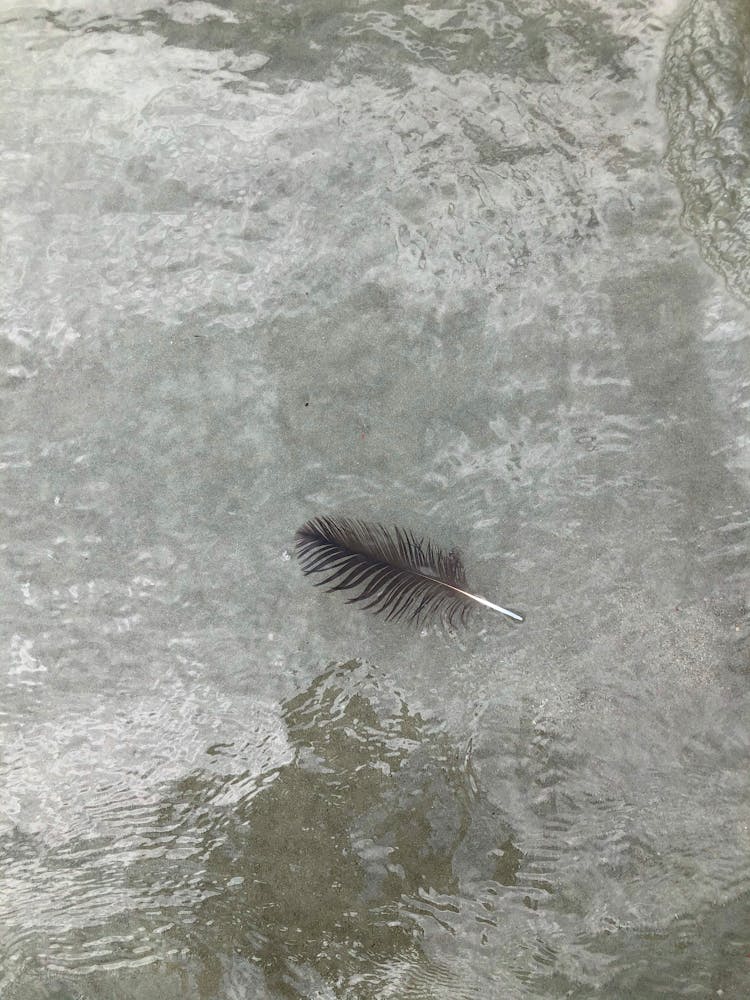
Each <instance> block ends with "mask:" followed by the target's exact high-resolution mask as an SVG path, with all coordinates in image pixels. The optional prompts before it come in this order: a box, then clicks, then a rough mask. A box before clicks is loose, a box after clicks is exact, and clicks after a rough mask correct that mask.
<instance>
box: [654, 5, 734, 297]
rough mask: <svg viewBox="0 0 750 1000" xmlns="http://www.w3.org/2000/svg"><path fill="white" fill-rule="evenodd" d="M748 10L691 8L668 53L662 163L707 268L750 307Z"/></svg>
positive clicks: (671, 40) (663, 96)
mask: <svg viewBox="0 0 750 1000" xmlns="http://www.w3.org/2000/svg"><path fill="white" fill-rule="evenodd" d="M748 46H750V6H748V4H747V3H746V2H745V0H691V2H690V3H688V4H687V5H686V10H685V12H684V13H683V15H682V17H681V18H680V21H679V24H678V25H677V27H676V29H675V31H674V33H673V34H672V37H671V39H670V41H669V45H668V47H667V52H666V60H665V66H664V75H663V77H662V81H661V94H662V99H663V101H664V105H665V109H666V113H667V123H668V125H669V134H670V142H669V150H668V156H667V162H668V163H669V166H670V169H671V170H672V171H673V173H674V176H675V180H676V181H677V183H678V185H679V187H680V192H681V194H682V197H683V200H684V203H685V216H684V218H685V223H686V225H687V226H688V227H689V229H690V230H691V231H692V232H693V233H695V235H696V237H697V238H698V240H699V242H700V245H701V249H702V251H703V253H704V254H705V256H706V258H707V260H708V261H709V262H710V263H711V264H712V265H713V266H714V267H716V268H717V269H718V270H719V271H721V273H722V274H723V275H724V276H725V277H726V279H727V281H728V282H729V284H730V286H731V287H732V288H733V289H734V291H736V292H737V293H739V294H740V295H742V296H743V297H744V298H745V300H746V301H750V184H748V180H749V179H750V80H748V72H747V51H748Z"/></svg>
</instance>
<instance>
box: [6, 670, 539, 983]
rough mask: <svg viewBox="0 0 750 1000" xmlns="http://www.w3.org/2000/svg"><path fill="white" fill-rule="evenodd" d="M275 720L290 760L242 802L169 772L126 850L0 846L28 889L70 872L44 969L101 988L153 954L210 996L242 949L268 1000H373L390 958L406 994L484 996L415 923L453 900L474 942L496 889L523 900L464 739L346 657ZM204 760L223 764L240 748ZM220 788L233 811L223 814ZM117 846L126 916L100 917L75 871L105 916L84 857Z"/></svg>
mask: <svg viewBox="0 0 750 1000" xmlns="http://www.w3.org/2000/svg"><path fill="white" fill-rule="evenodd" d="M283 720H284V723H285V725H286V727H287V731H288V738H289V742H290V744H291V747H292V748H293V759H292V760H290V762H289V763H288V764H284V765H282V766H281V767H279V768H275V769H273V770H271V771H269V772H267V773H265V774H260V775H255V776H254V777H253V781H252V784H251V783H250V782H249V780H248V778H247V777H245V778H244V779H243V781H244V786H245V789H246V791H245V792H244V794H243V795H242V796H241V797H240V798H239V799H237V798H236V797H232V796H229V795H228V794H227V792H228V789H229V788H231V786H233V785H235V784H236V783H237V781H238V776H236V775H232V776H229V777H227V776H220V765H219V769H218V771H217V773H215V774H214V776H213V777H209V776H208V775H207V773H206V771H205V770H201V771H198V772H195V773H194V774H193V775H190V776H188V777H186V778H184V779H182V780H180V781H178V782H176V783H175V784H174V785H173V787H172V788H171V789H170V791H169V796H168V798H167V799H165V800H164V801H163V802H162V804H161V805H160V806H159V807H158V808H156V809H155V810H154V809H152V810H151V815H150V816H149V819H148V823H147V824H145V825H144V826H143V828H142V830H141V832H140V834H139V835H138V836H137V837H133V838H132V840H131V842H130V844H129V851H126V850H125V849H124V845H123V843H122V841H121V840H119V839H118V840H112V839H110V838H107V837H99V838H96V839H92V838H90V837H85V838H81V839H79V840H78V841H77V842H69V843H67V844H66V845H65V846H64V847H63V848H61V849H58V850H53V851H51V852H48V853H47V856H46V859H45V860H44V861H43V862H42V861H40V860H39V859H38V858H37V845H36V844H35V843H34V842H33V839H29V838H24V837H22V836H20V835H18V834H14V835H12V836H11V838H10V839H9V840H7V841H6V843H5V844H4V853H5V854H6V857H7V858H9V859H11V861H12V864H13V866H14V868H15V869H16V870H17V871H20V870H22V869H23V867H24V865H25V864H27V865H28V864H30V865H35V867H36V869H37V871H36V874H35V875H33V877H32V878H31V879H30V891H33V886H34V885H35V884H38V883H39V881H40V880H41V879H42V878H45V877H51V878H55V879H63V880H66V879H67V880H69V881H70V891H71V892H72V893H74V894H75V897H76V900H77V905H78V907H79V909H80V912H81V916H82V917H83V922H82V924H81V926H80V928H79V929H77V930H71V931H68V932H67V933H66V932H64V931H63V930H62V929H59V930H58V931H57V932H56V934H55V935H54V937H53V938H52V939H51V940H50V941H48V942H47V944H46V946H45V948H44V952H43V953H42V954H40V960H41V965H42V968H45V967H46V968H47V969H57V970H59V972H60V974H64V973H65V972H70V971H76V972H78V973H79V974H83V975H85V977H86V980H90V981H91V982H92V983H93V984H96V983H97V973H96V969H97V967H101V968H103V969H110V970H111V969H117V968H118V967H119V966H127V967H128V968H129V969H131V970H132V969H133V968H134V967H138V966H139V965H140V964H142V963H145V964H147V965H151V964H152V963H153V962H162V963H163V964H164V970H163V971H164V972H165V973H167V982H168V981H169V975H168V973H169V969H170V968H179V969H181V970H182V971H181V974H182V975H183V976H187V977H188V980H189V981H190V982H192V983H193V986H192V987H191V988H193V989H196V990H198V991H199V993H200V995H201V996H213V995H222V990H223V988H224V986H223V985H222V984H224V981H225V977H226V976H227V975H230V978H231V974H238V975H240V973H237V972H236V970H235V973H232V972H231V969H232V963H233V961H234V959H235V957H237V956H241V957H243V958H244V960H249V961H251V963H253V964H254V965H255V966H256V967H257V969H259V970H262V972H263V975H264V979H263V981H264V982H266V983H267V984H269V987H270V988H272V989H274V990H277V991H278V992H279V994H280V995H288V996H306V995H308V993H307V990H309V989H310V988H311V984H314V983H316V982H318V981H320V982H324V981H329V982H339V983H342V982H344V983H346V984H347V986H346V995H348V996H372V995H374V993H373V991H376V995H386V993H384V992H383V993H381V992H380V991H381V990H383V991H384V990H385V989H386V985H387V982H388V981H391V980H392V979H393V974H394V971H395V969H396V968H398V969H399V976H398V982H399V984H400V985H399V989H400V990H402V991H403V992H402V993H401V995H403V996H410V995H415V996H416V995H419V989H425V990H426V989H428V987H429V988H430V989H432V988H433V987H434V988H435V989H440V990H443V991H444V995H445V996H463V995H466V996H469V995H471V996H474V995H480V994H479V993H478V992H476V990H478V989H479V985H478V984H477V985H476V987H472V985H471V983H470V982H463V983H462V982H461V980H459V979H457V978H456V976H455V974H452V973H451V972H450V971H449V969H447V968H446V967H444V965H443V963H441V961H440V956H439V955H435V956H432V957H428V956H427V955H426V954H425V953H424V952H423V951H422V947H421V940H422V937H423V925H424V924H425V922H428V923H434V924H435V925H437V926H438V927H439V928H442V929H443V930H444V931H446V932H447V933H448V934H449V935H452V934H454V933H455V931H454V930H453V929H452V925H451V922H452V920H453V919H455V917H456V915H458V914H460V913H461V911H462V909H463V908H464V906H465V905H467V906H468V908H469V910H470V912H471V913H472V914H473V920H474V921H475V935H476V938H477V942H480V941H482V940H485V941H486V930H487V928H488V927H496V926H497V919H496V917H495V916H494V910H495V905H496V903H497V901H498V900H499V898H501V897H503V896H508V895H510V896H513V895H515V896H516V897H517V898H518V901H519V905H523V906H531V905H532V903H531V900H530V897H529V895H528V891H527V890H523V889H521V888H520V887H518V886H517V885H516V882H517V875H518V871H519V865H520V863H521V859H522V854H521V852H520V851H519V850H518V848H517V847H516V846H515V845H514V842H513V835H512V831H511V830H510V828H509V826H508V824H507V821H506V820H505V819H504V818H503V815H502V811H501V809H499V808H498V807H497V806H496V805H493V804H492V803H490V802H488V800H487V798H486V796H484V795H483V794H482V792H481V790H480V789H479V788H478V787H477V780H476V775H475V774H474V773H473V771H472V765H471V748H470V747H463V748H460V747H455V746H453V745H452V744H451V742H450V740H449V739H448V738H447V737H446V736H445V734H444V732H443V731H442V728H441V726H440V724H438V723H435V722H431V721H429V720H426V719H424V718H423V717H422V716H420V714H419V713H412V712H410V710H409V708H408V706H407V705H406V703H405V702H404V701H403V699H402V698H401V697H400V696H398V695H397V694H396V693H395V692H393V691H392V690H388V689H384V688H383V686H382V684H381V683H379V682H378V681H377V671H376V670H374V669H373V668H371V667H367V666H364V665H361V664H358V663H356V662H352V663H347V664H344V665H342V666H332V667H330V668H329V669H328V670H326V671H325V672H324V673H323V674H321V675H320V676H319V677H318V678H317V679H316V680H315V681H314V682H313V683H312V684H311V685H310V686H309V687H308V689H307V690H305V691H304V692H302V693H301V694H299V695H297V696H295V697H293V698H291V699H289V700H288V701H287V702H286V703H285V704H284V706H283ZM208 753H209V754H210V755H211V756H213V757H214V758H216V757H218V758H219V759H220V758H221V757H226V756H228V757H230V758H234V756H235V754H236V748H233V747H231V746H230V745H226V744H223V745H222V744H220V745H216V746H214V747H212V748H209V750H208ZM247 789H249V790H247ZM227 798H228V799H230V800H231V801H232V805H231V806H229V807H224V808H222V806H221V803H222V801H223V800H224V799H227ZM134 821H135V817H131V822H134ZM467 845H468V846H469V847H470V850H468V851H467ZM113 851H114V852H115V854H116V860H117V861H118V862H119V864H121V865H123V866H124V867H125V869H126V872H127V876H126V885H127V896H125V897H122V898H121V903H122V905H123V907H124V911H123V912H122V913H120V914H115V915H113V916H112V917H111V918H110V919H109V920H107V921H105V922H101V923H98V922H96V911H97V905H96V902H95V900H94V899H92V898H91V897H90V896H89V893H88V892H87V891H86V885H85V883H84V882H82V881H81V879H80V878H79V877H78V869H79V866H83V867H84V868H87V869H88V882H89V884H90V886H91V892H93V893H95V894H96V895H98V896H100V897H101V901H102V904H103V905H104V907H107V906H109V907H110V908H111V904H112V899H111V896H110V894H111V891H112V890H114V892H115V893H117V892H118V891H119V890H118V886H117V884H116V881H117V880H116V879H115V881H114V882H113V884H112V886H111V887H110V885H108V884H107V876H106V867H104V868H103V867H102V866H101V864H97V863H96V861H95V859H100V860H101V861H104V862H106V859H107V858H108V856H110V855H111V854H112V852H113ZM35 859H36V860H35ZM92 861H93V864H92ZM467 865H468V867H467ZM45 869H46V870H47V872H48V876H45V875H44V874H43V872H44V871H45ZM29 874H30V875H31V873H29ZM113 878H115V876H114V872H113ZM467 880H468V881H470V883H471V885H472V886H476V885H478V884H481V886H482V898H481V899H477V898H472V896H471V895H470V896H469V897H468V898H467V899H466V900H464V899H463V898H462V894H463V892H464V889H465V886H464V882H465V881H467ZM29 902H30V900H28V899H20V900H16V903H17V905H23V904H24V903H26V904H28V903H29ZM128 911H129V912H128ZM67 915H68V919H70V918H71V917H72V916H73V913H72V911H71V910H70V909H69V910H68V914H67ZM155 945H157V947H156V948H155ZM381 967H382V969H383V970H386V969H388V970H390V972H388V974H387V975H386V973H385V972H379V971H378V970H379V969H380V968H381ZM228 970H230V971H228ZM131 975H132V973H131ZM384 975H386V979H385V980H384V979H383V976H384ZM414 983H417V984H421V985H420V986H419V989H417V987H414V989H415V990H416V992H414V991H413V990H412V985H413V984H414ZM430 983H432V984H433V986H432V987H430V986H429V984H430ZM410 984H411V985H410ZM92 988H95V987H94V986H92ZM167 988H168V987H165V989H167ZM107 992H108V995H113V993H112V992H111V987H109V986H108V987H107ZM79 995H91V996H93V995H96V993H95V992H93V993H91V994H79ZM114 995H120V994H114ZM123 995H127V994H126V993H124V994H123ZM164 995H168V994H164ZM388 995H390V994H388ZM440 995H443V993H441V994H440Z"/></svg>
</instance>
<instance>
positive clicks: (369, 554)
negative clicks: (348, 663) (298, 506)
mask: <svg viewBox="0 0 750 1000" xmlns="http://www.w3.org/2000/svg"><path fill="white" fill-rule="evenodd" d="M295 540H296V546H297V558H298V559H299V562H300V566H301V569H302V572H303V573H304V574H305V575H306V576H307V575H316V574H321V575H322V579H319V580H314V581H313V582H314V583H315V585H316V586H322V587H326V589H327V590H356V591H357V593H356V594H355V595H354V596H353V597H350V598H349V599H348V601H347V603H348V604H361V606H362V607H363V608H369V609H370V610H372V611H373V612H374V613H375V614H382V615H384V616H385V618H386V619H387V620H392V621H395V620H398V619H401V618H407V619H409V620H410V621H413V622H416V623H422V622H427V621H431V620H433V619H435V618H442V619H443V620H444V621H446V622H448V624H451V625H453V624H455V623H456V622H460V623H461V624H465V623H466V620H467V618H468V615H469V612H470V610H471V608H472V607H473V605H475V604H481V605H483V606H484V607H486V608H491V609H492V610H493V611H497V612H499V613H500V614H501V615H504V616H505V617H506V618H508V619H510V620H511V621H514V622H522V621H523V616H522V615H520V614H518V613H517V612H516V611H510V610H509V609H508V608H501V607H500V605H498V604H493V603H492V602H491V601H488V600H487V599H486V598H484V597H480V596H479V595H478V594H472V593H471V592H470V591H469V589H468V584H467V582H466V571H465V570H464V566H463V563H462V562H461V557H460V555H459V554H458V552H457V551H456V550H455V549H452V550H451V551H450V552H444V551H443V550H442V549H440V548H438V547H437V546H436V545H434V544H433V543H432V542H430V541H429V540H425V539H422V538H417V536H416V535H414V534H413V533H412V532H410V531H407V530H405V529H404V528H393V530H392V531H391V530H388V529H387V528H384V527H383V526H382V525H381V524H369V523H368V522H367V521H358V520H353V519H350V518H346V517H315V518H313V519H312V520H310V521H308V522H307V524H305V525H303V526H302V527H301V528H300V529H299V531H297V533H296V535H295Z"/></svg>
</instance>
